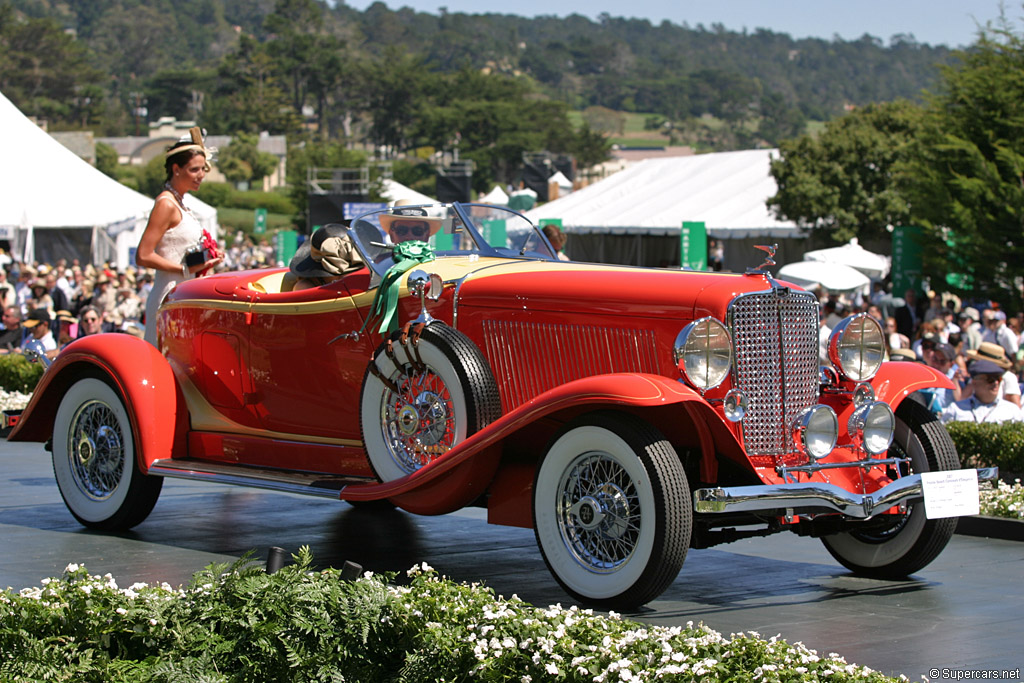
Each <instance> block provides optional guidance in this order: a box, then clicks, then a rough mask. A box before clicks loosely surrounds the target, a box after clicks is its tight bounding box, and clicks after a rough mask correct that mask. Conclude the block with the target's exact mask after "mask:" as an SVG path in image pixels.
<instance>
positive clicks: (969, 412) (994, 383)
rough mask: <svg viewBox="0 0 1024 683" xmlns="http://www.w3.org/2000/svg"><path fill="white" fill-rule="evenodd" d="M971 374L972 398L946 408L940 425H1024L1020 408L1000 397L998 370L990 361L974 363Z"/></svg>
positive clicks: (1001, 375) (1000, 370)
mask: <svg viewBox="0 0 1024 683" xmlns="http://www.w3.org/2000/svg"><path fill="white" fill-rule="evenodd" d="M970 372H971V385H972V386H973V387H974V395H973V396H971V397H970V398H964V399H960V400H959V401H956V402H954V403H952V404H950V405H949V406H947V407H946V409H945V410H943V411H942V414H941V415H940V419H941V420H942V421H943V422H979V423H980V422H988V423H991V424H996V423H999V422H1024V413H1021V410H1020V408H1018V407H1017V406H1015V405H1013V404H1012V403H1010V402H1009V401H1006V400H1004V399H1001V398H999V382H1000V380H1001V379H1002V377H1003V372H1004V370H1003V369H1002V368H1001V367H999V366H998V365H996V364H995V363H993V362H992V361H990V360H976V361H974V362H973V363H971V366H970Z"/></svg>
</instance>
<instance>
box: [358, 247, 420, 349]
mask: <svg viewBox="0 0 1024 683" xmlns="http://www.w3.org/2000/svg"><path fill="white" fill-rule="evenodd" d="M391 254H392V258H393V259H394V261H395V265H393V266H391V267H390V268H388V272H387V273H385V274H384V278H383V279H382V280H381V281H380V286H379V287H378V288H377V293H376V294H375V295H374V297H373V304H372V305H371V306H370V315H368V316H367V317H366V322H364V323H363V328H365V327H366V325H367V323H369V322H370V320H371V319H372V318H376V317H380V326H379V327H378V329H377V331H378V332H380V333H381V334H387V333H389V332H393V331H394V330H397V329H398V320H397V319H396V318H395V312H396V311H397V310H398V290H399V287H400V282H399V280H401V278H402V275H404V274H405V273H406V272H408V271H410V270H412V269H413V268H414V267H416V266H418V265H420V264H421V263H428V262H430V261H433V260H434V250H433V249H431V248H430V245H429V244H427V243H426V242H419V241H416V240H412V241H409V242H401V243H399V244H396V245H395V248H394V250H393V251H392V252H391Z"/></svg>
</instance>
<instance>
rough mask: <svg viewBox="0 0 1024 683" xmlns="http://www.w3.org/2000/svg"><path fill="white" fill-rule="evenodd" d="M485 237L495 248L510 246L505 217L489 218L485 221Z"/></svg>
mask: <svg viewBox="0 0 1024 683" xmlns="http://www.w3.org/2000/svg"><path fill="white" fill-rule="evenodd" d="M483 228H484V239H485V240H487V244H489V245H491V246H492V247H494V248H495V249H503V248H505V247H507V246H508V234H507V233H506V232H505V219H504V218H489V219H485V220H484V221H483Z"/></svg>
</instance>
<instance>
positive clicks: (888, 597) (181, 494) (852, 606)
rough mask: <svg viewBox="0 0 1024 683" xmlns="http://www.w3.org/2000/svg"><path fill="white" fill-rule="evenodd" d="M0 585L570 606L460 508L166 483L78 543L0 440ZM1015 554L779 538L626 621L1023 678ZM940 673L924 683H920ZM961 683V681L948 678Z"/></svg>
mask: <svg viewBox="0 0 1024 683" xmlns="http://www.w3.org/2000/svg"><path fill="white" fill-rule="evenodd" d="M0 543H2V549H3V552H2V553H0V587H4V586H10V587H12V588H14V589H20V588H22V587H26V586H35V585H38V584H39V580H40V579H41V578H43V577H46V576H55V575H59V574H60V573H61V572H62V570H63V569H64V567H65V566H66V565H67V564H68V563H70V562H76V563H80V564H84V565H85V566H86V567H87V568H88V569H89V571H90V572H91V573H94V574H105V573H107V572H109V573H111V574H112V575H113V576H114V577H115V578H116V579H117V581H118V584H119V585H122V586H127V585H130V584H131V583H134V582H135V581H148V582H160V581H166V582H168V583H170V584H172V585H178V584H181V583H187V582H188V580H189V579H190V577H191V575H192V573H193V572H195V571H197V570H199V569H202V568H203V567H205V566H206V565H208V564H210V563H215V562H232V561H234V560H235V559H237V558H238V557H240V556H242V555H243V554H245V553H246V552H247V551H250V550H255V551H256V552H257V555H258V557H259V558H260V559H261V560H262V559H263V558H265V557H266V552H267V549H268V548H269V547H271V546H280V547H282V548H285V549H286V550H288V551H289V552H294V551H295V550H297V549H298V548H299V546H301V545H309V546H310V547H311V548H312V550H313V553H314V557H315V558H316V560H317V562H318V564H321V565H333V566H340V565H341V563H342V562H344V561H345V560H352V561H354V562H357V563H359V564H361V565H362V566H363V567H364V569H367V570H372V571H376V572H381V571H397V572H402V571H404V570H405V569H407V568H409V567H411V566H412V565H413V564H416V563H419V562H427V563H428V564H430V565H431V566H433V567H434V568H435V569H437V570H438V571H439V572H441V573H443V574H444V575H446V576H449V577H451V578H453V579H456V580H459V581H483V582H484V583H485V584H486V585H488V586H491V587H492V588H494V589H495V591H496V592H497V593H499V594H503V595H512V594H513V593H515V594H517V595H519V597H521V598H523V599H524V600H527V601H529V602H531V603H533V604H536V605H548V604H553V603H561V604H562V605H563V606H566V605H569V604H572V603H573V601H572V599H570V598H569V597H568V596H567V595H566V594H565V593H564V592H563V591H562V590H561V589H560V588H559V586H558V584H557V583H556V582H555V580H554V579H553V578H552V577H551V576H550V574H549V573H548V571H547V568H546V567H545V566H544V561H543V559H542V558H541V555H540V552H539V550H538V549H537V546H536V543H535V540H534V536H533V531H531V530H529V529H517V528H508V527H497V526H491V525H488V524H487V523H486V521H485V513H484V511H482V510H479V509H467V510H463V511H460V512H457V513H453V514H450V515H444V516H440V517H417V516H414V515H410V514H407V513H404V512H401V511H397V510H384V511H381V510H379V509H378V510H370V509H362V508H354V507H352V506H349V505H348V504H346V503H342V502H332V501H329V500H323V499H319V498H308V497H301V496H293V495H287V494H280V493H272V492H267V491H260V490H256V489H245V488H237V487H230V486H223V485H209V484H203V483H199V482H185V481H174V480H168V481H167V482H165V484H164V490H163V494H162V495H161V498H160V501H159V502H158V503H157V506H156V508H155V510H154V511H153V514H152V515H151V516H150V517H149V519H147V520H146V521H145V522H143V523H142V524H140V525H139V526H138V527H136V528H135V529H134V530H133V531H131V532H128V533H123V534H102V533H96V532H91V531H87V530H85V529H83V528H82V527H81V526H79V525H78V523H77V522H75V520H74V518H73V517H72V516H71V514H70V513H69V512H68V511H67V509H66V508H65V507H64V504H63V502H62V500H61V498H60V493H59V492H58V490H57V486H56V484H55V483H54V480H53V471H52V468H51V465H50V458H49V454H48V453H46V452H45V451H44V450H43V448H42V446H41V445H40V444H17V443H6V442H0ZM1022 578H1024V543H1017V542H1013V541H1006V540H995V539H986V538H980V537H969V536H959V535H958V536H955V537H954V538H953V540H952V542H951V543H950V545H949V546H948V547H947V548H946V550H945V552H944V553H943V554H942V555H941V556H940V557H939V558H938V559H937V560H936V561H935V562H933V563H932V564H931V565H930V566H928V567H926V568H925V569H924V570H923V571H921V572H920V573H919V574H918V575H915V576H914V577H912V578H911V579H909V580H905V581H895V582H892V581H875V580H870V579H861V578H858V577H855V576H853V575H851V574H850V573H849V572H847V571H846V570H845V569H844V568H843V567H841V566H840V565H839V564H837V563H836V562H835V561H834V560H832V558H831V556H829V554H828V553H827V552H826V551H825V549H824V548H823V547H822V545H821V543H820V542H819V541H817V540H815V539H809V538H799V537H797V536H795V535H792V534H783V535H776V536H771V537H768V538H761V539H751V540H745V541H740V542H737V543H733V544H730V545H724V546H717V547H715V548H711V549H707V550H692V551H690V554H689V555H688V557H687V560H686V564H685V566H684V567H683V571H682V572H681V573H680V575H679V577H678V578H677V579H676V581H675V583H673V584H672V586H670V587H669V589H668V590H667V591H666V592H665V593H664V594H663V595H662V596H661V597H660V598H659V599H658V600H656V601H654V602H652V603H650V604H649V605H648V606H647V607H645V608H644V609H642V610H640V611H638V612H636V613H631V614H628V615H626V616H628V617H630V618H634V619H638V620H640V621H644V622H648V623H651V624H661V625H684V624H686V623H687V622H689V621H692V622H695V623H696V622H704V623H706V624H707V625H709V626H710V627H711V628H714V629H715V630H717V631H721V632H723V633H725V634H729V633H734V632H739V631H757V632H758V633H760V634H761V635H762V636H765V637H768V636H773V635H776V634H778V635H780V636H781V637H783V638H785V639H786V640H788V641H790V642H796V641H800V642H803V643H804V644H805V645H807V646H808V647H810V648H813V649H815V650H818V651H819V652H820V653H822V654H827V653H829V652H836V653H838V654H840V655H842V656H843V657H845V658H846V659H847V661H849V662H854V663H857V664H862V665H865V666H870V667H872V668H874V669H878V670H880V671H883V672H885V673H889V674H905V675H906V676H908V677H910V678H911V679H914V680H919V679H920V678H921V677H922V676H928V677H929V678H931V679H932V680H950V678H948V677H946V676H944V675H942V671H941V670H942V669H947V670H949V673H950V674H951V675H952V674H953V673H954V672H955V671H965V670H970V669H986V670H990V669H996V670H1009V671H1011V673H1012V672H1013V670H1015V669H1016V670H1018V671H1017V674H1018V675H1016V676H1015V677H1014V676H1010V677H1009V680H1020V679H1021V676H1020V675H1019V674H1020V672H1019V669H1020V668H1022V667H1024V654H1021V646H1020V643H1021V640H1022V636H1024V625H1022V620H1021V618H1020V615H1021V614H1024V590H1022V589H1021V579H1022ZM932 669H939V670H940V671H939V674H940V675H938V676H936V675H933V674H932V673H929V672H930V670H932ZM961 675H962V674H961Z"/></svg>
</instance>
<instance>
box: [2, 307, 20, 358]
mask: <svg viewBox="0 0 1024 683" xmlns="http://www.w3.org/2000/svg"><path fill="white" fill-rule="evenodd" d="M3 322H4V329H3V331H2V332H0V353H10V352H11V351H14V350H16V349H20V348H21V340H22V338H23V337H24V335H25V330H24V329H23V328H22V326H21V306H19V305H17V304H11V305H10V306H6V307H5V308H4V315H3Z"/></svg>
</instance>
